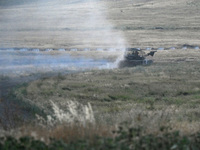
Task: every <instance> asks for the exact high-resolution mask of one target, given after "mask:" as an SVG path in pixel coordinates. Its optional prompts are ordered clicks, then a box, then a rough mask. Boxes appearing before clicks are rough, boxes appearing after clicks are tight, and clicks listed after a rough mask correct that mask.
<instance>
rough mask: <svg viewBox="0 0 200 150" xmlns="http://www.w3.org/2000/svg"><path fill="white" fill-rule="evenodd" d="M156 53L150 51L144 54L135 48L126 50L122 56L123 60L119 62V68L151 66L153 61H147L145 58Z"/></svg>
mask: <svg viewBox="0 0 200 150" xmlns="http://www.w3.org/2000/svg"><path fill="white" fill-rule="evenodd" d="M155 52H157V51H150V52H149V53H147V54H146V53H145V52H144V51H142V50H140V49H137V48H127V49H126V52H125V54H124V59H123V60H122V61H120V62H119V68H123V67H134V66H137V65H151V64H152V63H153V60H149V59H147V58H146V57H147V56H152V57H153V56H154V54H155Z"/></svg>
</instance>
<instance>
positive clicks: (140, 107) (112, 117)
mask: <svg viewBox="0 0 200 150" xmlns="http://www.w3.org/2000/svg"><path fill="white" fill-rule="evenodd" d="M0 4H1V3H0ZM43 4H44V3H41V2H39V1H37V2H34V3H24V4H21V3H20V4H18V5H12V6H7V5H5V1H4V5H1V9H0V14H1V15H0V20H2V22H1V24H0V47H26V48H27V47H28V48H30V47H32V48H72V47H74V48H87V47H89V48H97V47H99V48H106V47H123V46H130V47H141V48H145V47H173V46H180V47H181V46H182V45H183V44H189V45H199V40H200V39H199V24H200V19H199V14H198V10H199V8H200V3H199V2H198V1H197V0H176V1H174V0H169V1H162V0H142V1H139V0H138V1H130V0H124V1H122V0H118V1H104V0H103V1H93V2H88V1H76V2H72V1H67V2H65V1H61V0H59V1H58V2H56V3H55V2H54V1H48V3H45V4H46V5H43ZM28 53H29V52H28ZM44 53H45V52H44ZM62 53H67V54H69V55H72V56H73V57H79V56H84V57H86V58H94V59H102V58H105V59H108V60H111V61H114V60H115V59H116V58H117V57H118V56H119V54H117V53H113V52H109V51H107V52H98V53H97V52H95V51H90V52H81V51H80V52H52V55H53V56H58V55H62ZM14 57H18V56H17V55H16V56H14ZM26 57H28V58H29V57H32V56H26ZM153 61H154V63H153V64H152V65H150V66H136V67H132V68H120V69H119V68H115V69H93V70H87V71H81V72H75V73H67V74H66V73H62V72H61V73H58V72H53V73H52V74H48V73H47V74H45V73H44V74H40V72H35V73H33V74H23V75H22V74H19V77H17V75H16V74H15V75H9V76H3V75H2V76H0V98H1V97H2V98H1V99H0V104H1V105H0V114H1V115H0V128H1V130H0V135H1V136H4V138H2V139H1V140H0V149H6V148H7V149H20V148H22V147H23V148H24V149H30V148H33V147H34V148H35V149H39V148H43V149H55V148H57V149H58V148H60V149H84V150H85V149H115V150H116V149H145V150H146V149H152V150H155V149H166V150H168V149H175V150H176V149H177V150H178V149H181V150H182V149H191V150H196V149H197V150H198V149H200V145H199V143H200V136H199V135H200V133H199V131H200V119H199V116H200V79H199V77H200V68H199V65H200V50H197V49H196V50H194V49H187V50H184V49H176V50H161V51H158V52H156V53H155V56H154V57H153ZM1 69H5V68H4V67H3V66H2V68H1ZM16 80H17V81H16ZM30 81H31V82H30ZM23 83H24V84H23ZM16 85H17V86H16ZM12 87H14V88H13V89H12V90H10V89H11V88H12ZM3 92H5V93H6V94H2V93H3ZM1 94H2V95H3V96H1ZM11 129H12V130H11ZM10 136H11V137H10ZM12 137H14V138H12ZM31 137H33V138H31Z"/></svg>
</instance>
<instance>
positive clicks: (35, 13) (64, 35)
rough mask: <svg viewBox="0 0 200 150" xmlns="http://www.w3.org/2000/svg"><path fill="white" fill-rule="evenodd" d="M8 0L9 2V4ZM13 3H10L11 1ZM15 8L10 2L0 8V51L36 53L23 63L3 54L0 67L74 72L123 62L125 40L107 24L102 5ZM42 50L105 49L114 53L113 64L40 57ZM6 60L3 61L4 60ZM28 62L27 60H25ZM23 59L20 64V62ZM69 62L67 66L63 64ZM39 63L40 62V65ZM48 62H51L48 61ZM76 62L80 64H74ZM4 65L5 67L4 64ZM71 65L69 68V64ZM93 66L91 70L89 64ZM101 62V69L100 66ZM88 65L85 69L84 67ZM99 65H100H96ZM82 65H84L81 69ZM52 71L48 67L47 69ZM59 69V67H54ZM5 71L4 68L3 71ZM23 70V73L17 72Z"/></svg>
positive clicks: (71, 2) (74, 1) (79, 1)
mask: <svg viewBox="0 0 200 150" xmlns="http://www.w3.org/2000/svg"><path fill="white" fill-rule="evenodd" d="M10 1H12V0H9V2H10ZM13 2H14V0H13ZM24 2H25V3H19V4H17V5H15V4H13V3H12V2H10V3H9V4H8V5H6V7H4V6H3V7H2V6H0V7H1V8H2V9H1V10H0V11H1V16H0V19H1V26H0V48H3V47H4V48H14V47H18V48H21V53H18V54H17V55H19V54H20V55H24V54H22V52H23V51H24V52H25V51H26V49H28V48H33V49H34V50H35V52H37V53H34V54H33V53H31V54H30V55H33V56H32V59H24V56H23V57H18V59H17V61H16V60H15V59H16V54H14V55H13V54H11V53H4V56H5V57H4V59H1V60H0V61H1V66H0V67H2V65H3V63H2V62H3V61H4V65H7V66H8V67H10V66H15V68H17V67H16V64H17V66H18V69H19V68H20V67H19V66H20V65H21V68H22V66H25V65H26V66H31V65H32V66H37V68H38V67H39V66H40V67H41V68H42V67H44V66H45V65H41V64H45V63H46V64H47V65H49V66H59V65H60V66H70V65H71V66H73V67H76V68H84V67H83V66H88V67H89V68H94V66H95V67H97V66H98V67H99V68H115V67H117V64H118V62H119V61H120V60H121V59H123V54H124V50H125V47H127V45H128V44H127V43H126V40H125V38H124V36H123V33H122V32H120V31H117V30H115V29H114V25H113V24H112V22H111V21H109V9H108V8H107V2H106V1H99V0H67V1H66V0H57V1H53V0H37V1H31V2H30V1H29V2H27V3H26V0H25V1H24ZM41 48H43V49H44V48H45V49H49V50H51V49H53V48H56V49H62V50H64V49H65V48H71V49H79V48H82V49H96V50H99V49H105V48H106V49H107V51H105V53H107V52H111V51H112V52H113V53H117V54H118V57H117V59H116V61H115V62H109V61H108V62H107V60H100V61H99V62H98V63H97V62H94V61H92V60H93V58H91V59H88V58H87V59H86V58H84V60H83V59H82V58H80V57H79V58H73V60H72V58H71V57H70V56H67V55H63V56H65V58H63V57H61V56H58V55H57V56H48V55H47V56H45V55H44V54H43V55H40V50H39V49H41ZM108 55H109V53H108ZM6 58H7V59H6ZM26 58H28V57H26ZM22 59H24V60H22ZM65 59H66V60H69V61H68V62H66V61H64V60H65ZM41 60H42V61H43V62H41ZM49 60H51V61H49ZM78 61H80V62H81V63H78ZM5 62H6V63H5ZM72 62H73V64H72ZM91 62H92V63H93V64H94V66H92V65H91V64H92V63H91ZM102 62H103V65H102ZM87 63H88V65H86V64H87ZM99 63H100V64H99ZM83 64H84V65H83ZM47 65H46V67H47ZM51 68H52V67H51ZM53 68H54V67H53ZM57 68H59V67H57ZM4 69H5V68H4ZM21 70H23V69H21ZM1 71H2V70H1Z"/></svg>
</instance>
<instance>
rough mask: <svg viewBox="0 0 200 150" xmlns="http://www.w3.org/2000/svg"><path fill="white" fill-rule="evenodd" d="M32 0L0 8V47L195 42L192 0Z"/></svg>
mask: <svg viewBox="0 0 200 150" xmlns="http://www.w3.org/2000/svg"><path fill="white" fill-rule="evenodd" d="M70 2H71V1H66V2H64V1H61V0H60V1H56V3H55V2H52V1H48V2H46V3H45V5H44V3H42V2H41V3H40V2H35V3H30V4H24V5H18V6H13V7H2V8H1V9H0V14H1V15H0V19H1V20H2V21H1V26H0V43H1V45H0V47H36V48H69V47H75V48H85V47H86V48H87V47H103V48H104V47H117V46H119V45H121V46H124V45H125V46H133V47H170V46H177V45H183V44H190V45H198V44H199V24H200V19H199V13H198V10H199V9H200V3H199V2H198V1H197V0H177V1H174V0H170V1H167V2H165V1H162V0H144V1H131V0H125V1H124V0H123V1H122V0H118V1H97V2H95V1H94V2H90V3H89V2H88V1H83V2H77V3H70Z"/></svg>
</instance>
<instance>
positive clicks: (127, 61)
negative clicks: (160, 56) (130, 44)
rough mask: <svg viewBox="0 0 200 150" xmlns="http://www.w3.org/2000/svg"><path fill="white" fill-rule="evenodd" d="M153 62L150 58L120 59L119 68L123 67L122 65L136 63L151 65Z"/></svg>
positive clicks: (127, 65) (134, 64)
mask: <svg viewBox="0 0 200 150" xmlns="http://www.w3.org/2000/svg"><path fill="white" fill-rule="evenodd" d="M152 63H153V61H152V60H147V59H144V60H122V61H121V62H120V63H119V68H124V67H134V66H137V65H151V64H152Z"/></svg>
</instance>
